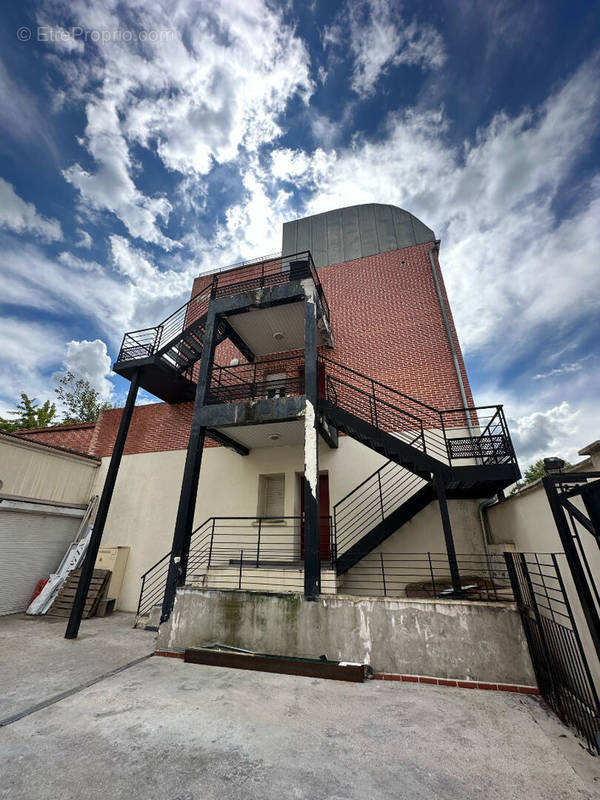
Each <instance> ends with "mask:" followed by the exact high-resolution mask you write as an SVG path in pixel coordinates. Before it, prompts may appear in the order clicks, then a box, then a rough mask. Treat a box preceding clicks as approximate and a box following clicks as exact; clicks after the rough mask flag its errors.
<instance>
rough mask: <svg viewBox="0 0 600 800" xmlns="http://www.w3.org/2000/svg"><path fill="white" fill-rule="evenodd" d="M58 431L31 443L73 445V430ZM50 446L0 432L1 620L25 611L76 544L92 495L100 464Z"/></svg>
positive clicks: (72, 428) (91, 458)
mask: <svg viewBox="0 0 600 800" xmlns="http://www.w3.org/2000/svg"><path fill="white" fill-rule="evenodd" d="M60 427H62V428H63V429H62V430H61V431H59V430H58V428H55V429H50V428H48V429H44V433H43V435H42V437H39V436H36V435H35V434H31V438H32V439H40V438H43V437H45V439H46V440H50V441H52V438H53V437H54V438H55V437H56V436H57V435H58V436H63V437H64V436H65V434H66V432H68V435H69V436H71V437H73V442H74V443H75V439H76V437H77V435H78V432H77V429H76V428H74V427H71V428H69V427H66V428H65V427H63V426H60ZM80 427H81V426H80ZM89 427H90V430H93V426H89ZM52 431H54V432H52ZM28 438H29V437H28ZM50 441H47V442H46V443H41V442H39V441H28V439H25V438H24V437H23V436H16V435H15V434H12V433H4V432H0V614H12V613H15V612H17V611H24V610H25V609H26V608H27V606H28V605H29V601H30V599H31V595H32V593H33V591H34V589H35V587H36V585H37V582H38V581H39V580H40V579H41V578H47V577H48V575H49V574H50V573H51V572H54V570H55V569H56V567H57V565H58V564H59V563H60V560H61V559H62V557H63V555H64V554H65V551H66V550H67V548H68V547H69V545H70V544H71V542H72V541H73V540H74V539H75V536H76V534H77V532H78V530H79V528H80V526H81V523H82V520H83V518H84V516H85V513H86V508H87V506H88V504H89V501H90V497H91V495H92V493H93V487H94V483H95V480H96V473H97V472H98V469H99V467H100V459H99V458H96V457H94V456H90V455H86V454H83V453H81V452H75V450H72V449H71V450H65V449H64V447H56V446H53V445H52V444H51V443H50ZM87 444H89V442H88V443H87ZM86 449H87V445H86Z"/></svg>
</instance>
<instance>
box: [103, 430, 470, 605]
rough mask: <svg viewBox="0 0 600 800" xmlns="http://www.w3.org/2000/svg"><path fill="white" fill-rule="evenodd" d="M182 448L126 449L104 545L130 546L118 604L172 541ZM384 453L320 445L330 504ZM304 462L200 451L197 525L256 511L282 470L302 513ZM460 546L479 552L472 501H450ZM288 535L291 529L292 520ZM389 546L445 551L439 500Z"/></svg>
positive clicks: (277, 451)
mask: <svg viewBox="0 0 600 800" xmlns="http://www.w3.org/2000/svg"><path fill="white" fill-rule="evenodd" d="M108 461H109V459H107V458H106V459H103V463H102V467H101V469H100V470H99V474H98V479H97V483H96V487H95V490H96V491H100V489H101V487H102V483H103V481H104V476H105V474H106V468H107V466H108ZM184 461H185V452H184V451H183V450H178V451H171V452H163V453H143V454H139V455H131V456H125V457H124V458H123V460H122V462H121V468H120V472H119V477H118V480H117V485H116V488H115V493H114V496H113V501H112V504H111V509H110V512H109V515H108V520H107V524H106V529H105V532H104V537H103V540H102V544H103V545H106V546H115V545H121V546H128V547H130V548H131V551H130V556H129V560H128V563H127V572H126V575H125V580H124V583H123V590H122V593H121V597H120V601H119V602H120V608H122V609H124V610H130V611H135V610H136V608H137V601H138V595H139V588H140V580H139V579H140V576H141V574H142V573H143V572H145V571H146V570H147V569H148V568H149V567H151V566H152V565H153V564H154V563H155V562H156V561H158V559H159V558H161V557H162V556H163V555H164V554H165V553H167V552H168V551H169V550H170V548H171V539H172V536H173V527H174V524H175V516H176V512H177V503H178V500H179V490H180V485H181V478H182V474H183V465H184ZM385 461H386V459H385V458H383V457H382V456H380V455H378V454H377V453H375V452H374V451H372V450H370V449H369V448H367V447H364V446H363V445H361V444H360V443H358V442H356V441H355V440H354V439H351V438H350V437H340V442H339V448H338V449H337V450H332V449H330V448H329V447H327V445H325V444H324V443H323V442H320V444H319V469H320V470H321V471H322V472H325V471H326V472H327V473H328V475H329V494H330V510H332V509H333V506H334V505H335V503H337V502H338V501H339V500H340V499H341V498H342V497H344V495H346V494H347V493H348V492H349V491H351V490H352V489H354V487H355V486H356V485H357V484H358V483H360V482H361V481H362V480H364V478H366V477H367V476H368V475H370V474H371V473H372V472H374V471H375V470H376V469H377V468H378V467H380V466H381V465H382V464H384V463H385ZM303 463H304V456H303V449H302V446H300V445H296V446H286V447H264V448H255V449H253V450H251V451H250V454H249V455H248V456H244V457H242V456H239V455H237V454H236V453H234V452H232V451H231V450H228V449H226V448H224V447H211V448H207V449H206V450H205V451H204V455H203V462H202V469H201V472H200V483H199V488H198V502H197V505H196V513H195V525H196V526H198V525H200V524H201V523H202V522H203V521H204V520H205V519H207V518H208V517H212V516H217V517H228V516H253V515H254V514H256V512H257V501H258V476H259V475H261V474H267V473H284V474H285V514H286V516H296V515H299V513H300V496H299V482H298V475H300V474H301V473H302V470H303ZM449 508H450V515H451V520H452V523H453V528H454V535H455V539H456V548H457V551H459V552H462V553H473V552H475V553H479V552H482V551H483V548H482V543H481V535H480V533H479V527H478V519H477V502H476V501H470V500H466V501H450V502H449ZM290 534H291V535H293V529H292V528H291V527H290ZM382 548H384V549H385V551H386V552H426V551H432V552H442V553H443V552H445V545H444V538H443V533H442V528H441V522H440V517H439V511H438V506H437V503H435V502H434V503H431V504H430V505H429V506H428V507H427V508H425V509H424V510H423V511H421V512H420V513H419V514H418V515H417V517H415V519H413V520H411V521H410V522H409V523H407V524H406V525H405V526H404V527H403V528H402V530H401V531H399V532H398V533H397V534H394V535H393V536H392V537H390V539H388V540H387V541H386V542H385V543H384V544H383V545H382Z"/></svg>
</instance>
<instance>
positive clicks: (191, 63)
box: [52, 0, 312, 250]
mask: <svg viewBox="0 0 600 800" xmlns="http://www.w3.org/2000/svg"><path fill="white" fill-rule="evenodd" d="M52 8H53V11H54V13H56V12H57V10H58V9H60V10H61V11H62V16H65V17H66V18H69V17H70V16H72V17H73V18H74V19H75V18H77V24H78V25H81V26H82V27H85V28H94V29H98V30H114V29H119V28H123V27H127V28H132V27H134V28H136V29H141V30H146V31H148V30H169V29H170V30H173V31H175V32H176V33H177V35H176V36H174V37H173V38H172V39H170V40H169V41H159V42H154V43H153V42H149V41H147V42H145V43H144V44H143V45H142V44H141V43H140V42H139V41H137V42H134V43H133V44H131V43H127V42H124V41H111V42H107V43H104V44H103V45H102V46H101V47H98V49H97V54H96V55H95V57H93V58H92V56H90V59H89V60H88V59H86V61H87V63H86V65H85V66H82V68H81V69H80V70H79V72H78V74H77V75H76V76H74V75H73V73H72V71H71V67H72V64H71V62H69V60H65V62H64V64H62V62H61V64H57V66H62V68H63V70H64V72H65V75H66V77H67V78H68V79H69V81H70V84H69V85H70V92H71V95H72V98H73V100H74V101H81V99H82V98H83V97H84V96H85V97H86V116H87V127H86V132H85V138H84V139H83V144H84V146H85V148H86V150H87V151H88V152H89V154H90V155H91V156H92V158H93V161H94V167H93V169H90V168H89V167H86V166H82V165H81V164H80V163H76V164H73V165H71V166H70V167H68V168H67V169H66V170H65V171H64V176H65V178H66V179H67V180H68V181H69V182H70V183H71V184H72V185H73V186H74V187H75V188H76V189H77V190H78V191H79V192H80V195H81V198H82V201H83V203H84V204H86V205H87V206H88V207H90V208H92V209H96V210H102V209H106V210H108V211H111V212H112V213H114V214H115V215H116V216H117V217H119V219H121V221H122V222H123V223H124V225H125V226H126V228H127V231H128V233H129V234H130V236H132V237H137V238H141V239H143V240H145V241H147V242H151V243H153V244H158V245H160V246H162V247H164V248H165V249H167V250H169V249H173V248H174V247H175V246H176V243H175V242H174V241H173V240H172V239H170V238H169V237H167V236H166V235H165V234H164V232H163V231H162V226H163V225H164V224H165V223H166V222H167V221H168V218H169V215H170V213H171V210H172V208H171V205H170V203H169V201H168V200H167V198H166V197H164V196H159V195H155V196H153V197H149V196H147V195H145V194H144V193H143V192H142V191H141V190H140V189H139V188H138V187H137V186H136V183H135V172H136V169H137V165H136V163H135V161H134V158H133V156H132V147H133V146H135V145H139V146H141V147H143V148H147V149H149V150H152V151H153V152H154V153H156V155H157V156H158V157H159V158H160V159H161V160H162V162H163V164H164V165H165V167H167V169H168V170H171V171H176V172H178V173H180V174H182V175H185V176H189V175H202V174H205V173H207V172H208V171H209V170H210V169H211V168H212V166H213V164H215V163H226V162H230V161H233V160H234V159H236V158H237V157H238V155H239V152H240V150H241V149H243V150H244V151H245V152H246V153H255V152H256V151H257V150H258V149H259V148H260V147H261V146H262V145H264V144H265V143H268V142H271V141H273V140H274V139H275V138H276V137H277V136H279V135H280V133H281V130H280V128H279V124H278V118H279V115H280V114H281V113H282V112H283V111H284V110H285V108H286V106H287V103H288V102H289V100H290V99H291V98H292V97H294V96H296V95H299V96H300V97H302V98H303V99H304V100H305V101H307V100H308V97H309V96H310V93H311V92H312V83H311V81H310V78H309V73H308V54H307V51H306V48H305V46H304V44H303V42H302V41H301V40H300V39H299V38H298V37H297V36H296V35H295V32H294V30H293V29H292V28H291V27H289V26H287V25H286V24H284V22H283V19H282V15H281V13H280V12H279V11H277V10H274V9H273V8H272V7H270V6H269V5H267V3H266V2H263V1H262V0H250V1H248V0H244V2H242V0H221V2H216V3H208V2H202V3H198V2H192V0H188V2H182V3H179V4H178V5H177V6H176V7H172V5H171V4H169V3H155V4H152V5H146V6H145V7H144V6H142V5H141V4H139V3H135V2H130V3H128V4H125V5H124V6H123V8H122V11H123V14H124V15H126V16H127V20H128V24H127V25H124V24H123V22H122V20H121V21H120V20H119V16H118V14H117V11H116V8H117V7H116V6H114V7H113V6H112V5H109V6H107V7H104V8H101V7H100V6H98V5H96V6H95V7H94V8H90V5H89V4H88V3H85V2H83V0H76V1H75V2H74V3H69V5H68V6H67V4H58V3H57V4H53V6H52Z"/></svg>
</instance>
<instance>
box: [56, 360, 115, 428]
mask: <svg viewBox="0 0 600 800" xmlns="http://www.w3.org/2000/svg"><path fill="white" fill-rule="evenodd" d="M54 391H55V392H56V395H57V397H58V399H59V400H61V402H62V403H64V405H65V406H66V412H65V416H64V419H63V422H66V423H68V422H94V420H97V419H98V417H99V416H100V413H101V412H102V411H107V410H108V409H109V408H113V406H112V404H111V403H107V402H105V401H104V400H102V399H101V398H100V393H99V392H97V391H96V389H94V387H93V386H92V385H91V383H90V382H89V381H88V380H86V379H85V378H78V377H77V376H76V375H74V374H73V373H72V372H71V371H69V372H66V373H65V374H64V375H63V376H62V378H60V379H59V381H58V386H57V387H56V389H55V390H54Z"/></svg>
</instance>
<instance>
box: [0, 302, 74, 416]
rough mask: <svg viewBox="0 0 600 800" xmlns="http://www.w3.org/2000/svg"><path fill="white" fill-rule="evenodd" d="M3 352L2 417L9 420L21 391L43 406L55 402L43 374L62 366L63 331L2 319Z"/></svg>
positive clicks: (0, 365) (0, 341)
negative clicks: (45, 403)
mask: <svg viewBox="0 0 600 800" xmlns="http://www.w3.org/2000/svg"><path fill="white" fill-rule="evenodd" d="M24 342H26V343H27V346H26V357H24V356H25V354H24V346H23V343H24ZM0 352H1V353H2V359H0V416H2V417H6V413H7V412H8V411H9V410H14V408H15V404H16V403H17V402H18V398H19V394H20V392H25V393H26V394H28V395H29V397H31V398H32V399H36V400H38V401H39V402H40V403H44V402H45V401H46V400H48V399H49V400H51V401H53V400H54V399H55V398H54V392H53V387H52V385H51V382H50V380H49V379H48V376H47V375H46V376H45V375H44V372H45V370H46V369H47V368H48V367H49V366H51V365H52V364H53V363H54V364H57V363H59V362H60V358H61V356H62V354H63V352H64V340H63V333H62V330H61V329H60V328H57V326H56V325H48V324H42V323H39V322H35V321H31V320H23V319H19V318H18V317H15V316H11V317H8V316H4V317H0ZM9 419H12V417H9Z"/></svg>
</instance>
